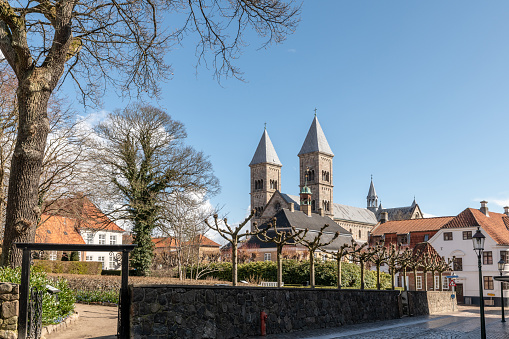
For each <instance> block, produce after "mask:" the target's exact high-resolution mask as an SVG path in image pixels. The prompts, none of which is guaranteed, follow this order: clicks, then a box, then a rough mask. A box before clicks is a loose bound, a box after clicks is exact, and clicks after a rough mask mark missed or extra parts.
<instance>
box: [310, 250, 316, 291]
mask: <svg viewBox="0 0 509 339" xmlns="http://www.w3.org/2000/svg"><path fill="white" fill-rule="evenodd" d="M309 284H310V285H311V288H315V251H309Z"/></svg>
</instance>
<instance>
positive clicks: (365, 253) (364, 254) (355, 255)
mask: <svg viewBox="0 0 509 339" xmlns="http://www.w3.org/2000/svg"><path fill="white" fill-rule="evenodd" d="M367 245H368V243H367V242H366V243H364V244H362V245H359V244H358V243H357V242H356V241H355V240H353V239H352V246H351V250H350V255H351V257H352V259H353V261H356V262H358V263H359V266H360V268H361V290H363V289H364V270H365V268H366V267H365V266H366V263H367V262H368V261H369V260H370V259H371V252H370V251H369V250H367V249H366V246H367Z"/></svg>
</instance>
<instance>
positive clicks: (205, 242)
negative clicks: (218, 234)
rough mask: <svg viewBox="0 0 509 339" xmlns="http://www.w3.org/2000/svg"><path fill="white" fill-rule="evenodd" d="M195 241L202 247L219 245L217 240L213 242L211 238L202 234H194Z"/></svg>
mask: <svg viewBox="0 0 509 339" xmlns="http://www.w3.org/2000/svg"><path fill="white" fill-rule="evenodd" d="M195 243H196V244H200V247H201V246H203V247H217V248H219V247H221V245H220V244H218V243H217V242H215V241H214V240H212V239H209V238H207V237H206V236H204V235H203V234H199V235H197V236H196V240H195Z"/></svg>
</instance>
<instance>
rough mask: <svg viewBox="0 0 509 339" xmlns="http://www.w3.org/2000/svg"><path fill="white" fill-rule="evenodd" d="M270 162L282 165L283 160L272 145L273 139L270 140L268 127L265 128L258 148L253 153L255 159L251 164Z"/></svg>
mask: <svg viewBox="0 0 509 339" xmlns="http://www.w3.org/2000/svg"><path fill="white" fill-rule="evenodd" d="M263 163H269V164H274V165H279V166H282V164H281V161H279V158H278V156H277V153H276V150H275V149H274V146H273V145H272V141H270V138H269V133H267V127H266V126H265V129H264V130H263V135H262V138H261V139H260V142H259V143H258V147H257V148H256V152H255V154H254V155H253V159H252V160H251V163H250V164H249V166H252V165H256V164H263Z"/></svg>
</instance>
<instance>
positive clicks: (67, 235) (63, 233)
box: [35, 215, 85, 244]
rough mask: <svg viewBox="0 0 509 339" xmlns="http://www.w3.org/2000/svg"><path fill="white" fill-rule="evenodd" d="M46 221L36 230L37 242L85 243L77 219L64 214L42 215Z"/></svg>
mask: <svg viewBox="0 0 509 339" xmlns="http://www.w3.org/2000/svg"><path fill="white" fill-rule="evenodd" d="M41 218H44V220H45V221H44V222H43V223H42V224H41V225H40V226H39V227H37V230H36V231H35V242H37V243H45V244H85V241H84V240H83V238H82V237H81V235H80V234H79V232H78V230H77V229H76V226H77V225H76V221H75V220H73V219H71V218H66V217H62V216H49V215H42V216H41Z"/></svg>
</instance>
